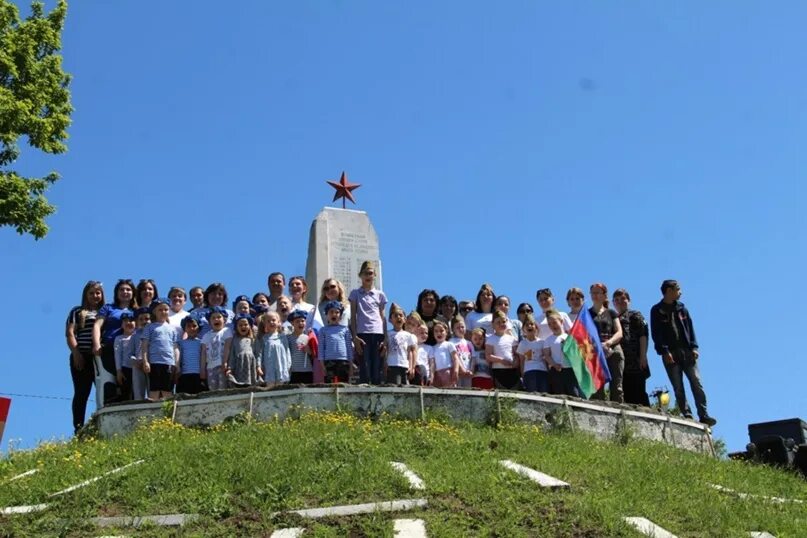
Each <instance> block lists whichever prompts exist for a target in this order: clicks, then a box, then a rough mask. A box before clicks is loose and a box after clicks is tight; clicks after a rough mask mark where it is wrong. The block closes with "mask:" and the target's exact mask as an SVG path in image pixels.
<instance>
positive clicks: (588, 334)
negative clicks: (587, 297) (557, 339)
mask: <svg viewBox="0 0 807 538" xmlns="http://www.w3.org/2000/svg"><path fill="white" fill-rule="evenodd" d="M563 356H564V357H566V360H568V361H569V363H570V364H571V365H572V370H574V375H575V377H576V378H577V383H578V384H579V385H580V390H581V391H582V392H583V394H585V396H586V398H590V397H591V395H592V394H594V393H595V392H597V391H598V390H600V389H601V388H602V387H603V386H604V385H605V384H606V383H608V382H609V381H611V372H609V371H608V363H607V362H606V361H605V352H604V351H603V349H602V344H600V335H599V332H598V331H597V326H596V325H594V320H593V319H592V318H591V314H590V313H589V311H588V308H586V305H583V308H581V309H580V313H579V314H578V315H577V319H576V320H575V321H574V324H573V325H572V328H571V329H570V330H569V337H568V338H567V339H566V341H564V342H563Z"/></svg>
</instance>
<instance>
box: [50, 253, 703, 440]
mask: <svg viewBox="0 0 807 538" xmlns="http://www.w3.org/2000/svg"><path fill="white" fill-rule="evenodd" d="M376 273H377V268H376V264H375V263H374V262H372V261H366V262H364V263H363V264H362V266H361V270H360V272H359V278H360V281H361V285H360V286H359V287H358V288H356V289H354V290H352V291H350V293H349V294H348V293H347V292H346V290H345V289H344V286H343V285H342V283H341V282H339V281H338V280H336V279H333V278H328V279H326V280H325V281H324V282H323V283H322V287H321V290H320V294H319V299H318V302H317V303H316V304H311V303H308V302H306V297H307V293H308V284H307V282H306V281H305V278H303V277H302V276H294V277H292V278H291V279H289V281H288V294H286V278H285V276H284V275H283V274H282V273H272V274H270V275H269V277H268V280H267V284H268V288H269V290H268V293H264V292H258V293H256V294H254V295H253V296H252V297H248V296H246V295H239V296H238V297H236V298H235V299H234V300H233V301H232V303H229V301H228V294H227V290H226V288H225V286H224V285H223V284H221V283H219V282H216V283H213V284H210V285H209V286H208V287H207V288H201V287H193V288H191V289H190V290H189V291H188V292H186V291H185V289H183V288H181V287H172V288H171V289H170V290H169V292H168V294H167V297H166V298H162V297H161V296H160V294H159V292H158V289H157V284H156V283H155V282H154V281H153V280H150V279H144V280H141V281H140V282H139V283H138V284H137V285H135V284H134V282H133V281H132V280H128V279H121V280H119V281H118V282H117V284H116V285H115V287H114V290H113V297H112V301H111V302H109V303H107V302H106V300H105V296H104V289H103V286H102V284H101V283H100V282H97V281H90V282H87V284H86V285H85V286H84V289H83V291H82V300H81V304H80V305H79V306H76V307H75V308H73V309H71V311H70V313H69V315H68V318H67V325H66V331H65V333H66V338H67V345H68V347H69V348H70V354H71V358H70V372H71V376H72V379H73V387H74V396H73V402H72V411H73V426H74V428H75V429H76V430H78V429H79V428H80V427H81V426H82V425H83V423H84V418H85V414H86V405H87V400H88V399H89V395H90V392H91V390H92V386H93V384H94V382H95V369H96V368H102V369H104V370H106V371H109V372H114V374H115V383H112V384H108V386H109V387H111V390H110V389H107V388H105V389H104V393H103V395H102V400H103V401H104V403H109V402H114V401H125V400H143V399H150V400H161V399H164V398H166V397H169V396H171V395H172V394H173V393H174V391H176V392H177V393H189V394H196V393H198V392H201V391H204V390H219V389H226V388H234V387H248V386H254V385H261V386H274V385H278V384H282V383H292V384H310V383H323V382H324V383H334V382H345V383H350V382H358V383H370V384H375V385H377V384H381V383H389V384H395V385H404V384H415V385H431V386H435V387H467V388H480V389H492V388H494V387H495V388H501V389H509V390H526V391H529V392H543V393H550V394H565V395H569V396H577V397H581V396H582V394H581V392H580V388H579V386H578V382H577V378H576V376H575V373H574V370H573V368H572V365H571V364H570V362H569V360H568V358H567V357H566V356H565V354H564V351H563V348H564V346H563V344H564V342H565V340H566V338H567V337H568V332H569V331H570V330H571V329H572V326H573V323H574V322H575V320H576V319H577V317H578V316H579V315H580V313H581V311H582V309H583V305H584V300H585V294H584V292H583V290H582V289H580V288H572V289H570V290H568V292H567V293H566V302H567V304H568V306H569V311H568V312H563V311H560V310H558V309H557V308H556V307H555V297H554V295H553V293H552V291H551V290H550V289H548V288H543V289H539V290H538V291H537V292H536V300H537V302H538V306H539V310H537V311H536V310H534V309H533V307H532V305H530V304H529V303H526V302H525V303H521V304H519V305H518V307H517V308H516V317H515V318H511V317H510V307H511V303H510V298H509V297H507V296H504V295H499V296H497V295H496V294H495V292H494V290H493V288H492V287H491V286H490V285H489V284H483V285H482V286H481V287H480V289H479V291H478V293H477V295H476V297H475V298H474V299H473V300H460V301H457V299H455V298H454V297H453V296H451V295H444V296H442V297H441V296H440V295H439V294H438V293H437V292H436V291H435V290H432V289H424V290H423V291H422V292H421V293H420V294H419V295H418V298H417V303H416V307H415V309H414V310H412V311H410V312H408V313H407V312H406V311H405V310H404V309H403V308H402V307H401V306H400V305H398V304H396V303H390V302H389V301H388V300H387V297H386V295H385V294H384V292H383V291H381V290H379V289H377V288H376V287H375V277H376ZM661 291H662V295H663V297H662V300H661V301H660V302H659V303H658V304H656V305H655V306H654V307H653V308H652V310H651V313H650V321H651V323H650V329H651V330H650V331H648V324H647V323H646V321H645V318H644V317H643V316H642V314H641V313H640V312H638V311H636V310H632V309H631V308H630V294H629V293H628V291H627V290H624V289H618V290H616V291H614V293H613V295H612V300H613V304H614V307H615V309H614V308H611V306H610V303H609V298H608V289H607V288H606V286H605V285H604V284H602V283H595V284H592V285H591V286H590V288H589V295H590V298H591V303H592V306H591V307H590V308H589V309H588V314H590V316H591V318H592V320H593V323H594V325H595V326H596V329H597V333H598V334H597V336H598V337H599V342H600V344H601V347H602V350H603V351H604V354H605V356H606V360H607V364H608V369H609V371H610V377H611V381H610V383H609V387H608V393H609V397H610V399H611V400H612V401H615V402H625V403H631V404H636V405H645V406H647V405H650V402H649V399H648V395H647V390H646V386H645V383H646V380H647V378H648V377H649V376H650V369H649V365H648V360H647V349H648V344H649V341H648V338H649V336H651V335H652V339H653V343H654V347H655V350H656V352H657V353H658V354H659V355H661V356H662V358H663V364H664V366H665V369H666V370H667V373H668V375H669V378H670V382H671V384H672V386H673V390H674V392H675V396H676V400H677V402H678V406H679V409H680V411H681V413H682V414H683V415H684V416H685V417H687V418H692V414H691V411H690V408H689V405H688V403H687V400H686V395H685V392H684V384H683V376H684V375H686V376H687V378H688V379H689V382H690V385H691V388H692V392H693V396H694V398H695V403H696V406H697V412H698V416H699V419H700V420H701V422H704V423H706V424H709V425H714V424H715V422H716V421H715V420H714V419H713V418H712V417H711V416H709V414H708V412H707V409H706V395H705V393H704V391H703V387H702V384H701V380H700V373H699V371H698V367H697V360H698V344H697V340H696V338H695V332H694V329H693V325H692V320H691V317H690V316H689V313H688V311H687V309H686V307H685V306H684V305H683V304H682V303H681V302H680V301H679V299H680V296H681V289H680V286H679V285H678V283H677V282H676V281H674V280H665V281H664V282H663V283H662V286H661ZM188 300H190V303H191V304H190V308H189V309H187V310H186V308H185V307H186V303H187V301H188ZM230 307H231V308H230ZM387 312H388V314H387ZM605 397H606V393H605V390H604V387H603V389H601V390H600V391H599V392H598V393H596V394H594V395H593V396H592V398H599V399H604V398H605Z"/></svg>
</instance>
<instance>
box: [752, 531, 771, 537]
mask: <svg viewBox="0 0 807 538" xmlns="http://www.w3.org/2000/svg"><path fill="white" fill-rule="evenodd" d="M748 536H750V537H751V538H776V536H774V535H773V534H770V533H767V532H765V531H762V532H760V531H751V532H749V533H748Z"/></svg>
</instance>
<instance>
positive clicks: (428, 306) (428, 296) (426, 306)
mask: <svg viewBox="0 0 807 538" xmlns="http://www.w3.org/2000/svg"><path fill="white" fill-rule="evenodd" d="M439 303H440V296H439V295H437V292H436V291H434V290H423V291H421V292H420V293H419V294H418V304H417V307H416V308H415V310H416V311H417V313H418V314H419V315H420V317H421V319H423V321H425V322H426V325H427V326H428V327H429V338H428V339H427V340H426V344H427V345H430V346H433V345H434V344H436V343H437V340H435V339H434V322H435V320H436V319H437V318H438V317H439V313H438V311H437V305H438V304H439ZM449 334H450V333H449Z"/></svg>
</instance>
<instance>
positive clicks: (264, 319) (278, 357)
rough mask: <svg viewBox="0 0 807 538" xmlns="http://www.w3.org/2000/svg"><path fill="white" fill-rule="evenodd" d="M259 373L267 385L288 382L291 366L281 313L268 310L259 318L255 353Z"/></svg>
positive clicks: (271, 385)
mask: <svg viewBox="0 0 807 538" xmlns="http://www.w3.org/2000/svg"><path fill="white" fill-rule="evenodd" d="M255 358H256V361H257V365H258V375H259V376H263V380H264V382H265V383H266V386H267V387H273V386H275V385H279V384H281V383H288V381H289V370H290V368H291V355H290V354H289V348H288V344H287V342H286V338H285V337H284V336H283V327H282V322H281V321H280V314H278V313H277V312H267V313H265V314H262V315H261V317H260V318H258V348H257V352H256V353H255Z"/></svg>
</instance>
